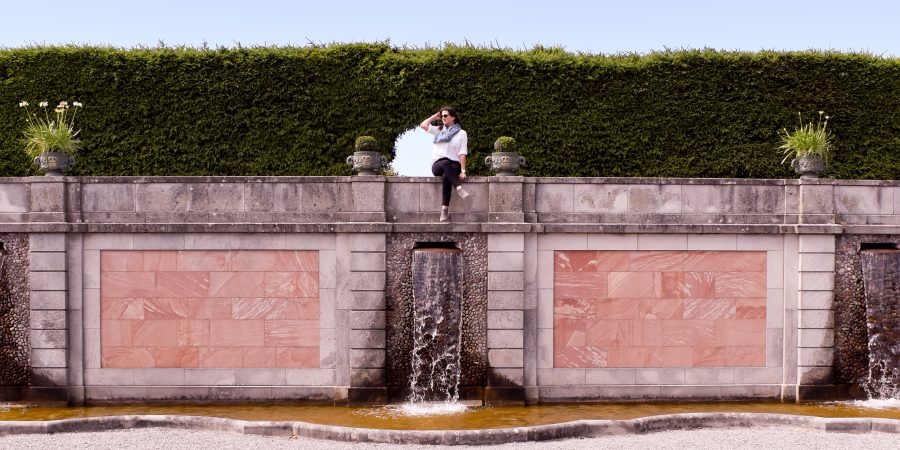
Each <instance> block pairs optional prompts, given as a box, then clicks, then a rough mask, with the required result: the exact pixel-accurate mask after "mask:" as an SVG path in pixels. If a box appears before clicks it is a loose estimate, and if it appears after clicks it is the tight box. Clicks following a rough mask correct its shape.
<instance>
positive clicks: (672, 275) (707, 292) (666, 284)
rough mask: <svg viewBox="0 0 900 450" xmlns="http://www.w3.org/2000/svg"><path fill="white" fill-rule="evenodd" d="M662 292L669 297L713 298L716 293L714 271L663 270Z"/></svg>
mask: <svg viewBox="0 0 900 450" xmlns="http://www.w3.org/2000/svg"><path fill="white" fill-rule="evenodd" d="M660 277H661V285H662V287H661V294H662V296H663V297H669V298H712V297H715V295H716V281H715V280H716V278H715V273H714V272H663V273H662V274H661V275H660Z"/></svg>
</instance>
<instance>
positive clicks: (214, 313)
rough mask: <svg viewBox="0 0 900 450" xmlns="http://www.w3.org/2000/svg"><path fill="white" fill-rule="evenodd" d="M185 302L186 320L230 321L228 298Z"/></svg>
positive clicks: (199, 299) (230, 303) (229, 300)
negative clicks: (186, 309)
mask: <svg viewBox="0 0 900 450" xmlns="http://www.w3.org/2000/svg"><path fill="white" fill-rule="evenodd" d="M186 300H187V308H188V318H191V319H214V320H229V319H232V313H231V305H232V302H233V300H232V299H230V298H189V299H186Z"/></svg>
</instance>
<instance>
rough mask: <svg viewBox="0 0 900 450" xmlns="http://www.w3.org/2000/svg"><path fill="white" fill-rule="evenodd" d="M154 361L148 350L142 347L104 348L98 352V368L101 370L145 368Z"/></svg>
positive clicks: (150, 365) (151, 365)
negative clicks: (101, 368)
mask: <svg viewBox="0 0 900 450" xmlns="http://www.w3.org/2000/svg"><path fill="white" fill-rule="evenodd" d="M154 363H155V361H154V359H153V355H152V354H151V353H150V349H149V348H144V347H104V348H103V350H102V351H101V352H100V366H101V367H103V368H111V369H112V368H119V369H125V368H147V367H153V365H154Z"/></svg>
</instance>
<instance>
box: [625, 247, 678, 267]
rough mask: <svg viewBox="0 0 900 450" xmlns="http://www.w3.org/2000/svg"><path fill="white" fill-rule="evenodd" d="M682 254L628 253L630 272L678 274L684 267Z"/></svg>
mask: <svg viewBox="0 0 900 450" xmlns="http://www.w3.org/2000/svg"><path fill="white" fill-rule="evenodd" d="M683 261H684V253H683V252H648V251H635V252H629V264H628V271H630V272H680V271H682V270H683V269H682V268H683V267H684V263H683Z"/></svg>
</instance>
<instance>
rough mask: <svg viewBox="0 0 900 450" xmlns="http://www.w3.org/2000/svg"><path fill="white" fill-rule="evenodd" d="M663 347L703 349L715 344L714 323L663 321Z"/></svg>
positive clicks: (703, 321) (705, 321) (704, 321)
mask: <svg viewBox="0 0 900 450" xmlns="http://www.w3.org/2000/svg"><path fill="white" fill-rule="evenodd" d="M661 322H662V333H663V346H664V347H703V346H712V345H715V342H716V331H717V328H716V321H713V320H663V321H661Z"/></svg>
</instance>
